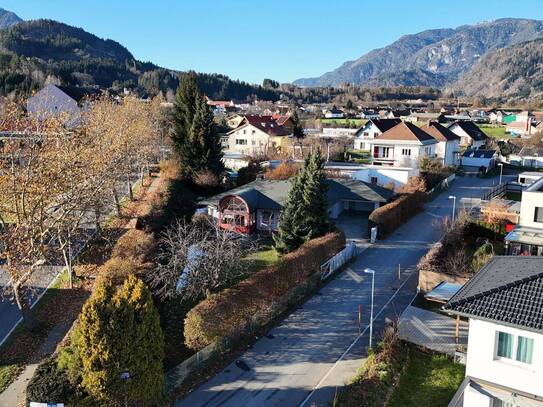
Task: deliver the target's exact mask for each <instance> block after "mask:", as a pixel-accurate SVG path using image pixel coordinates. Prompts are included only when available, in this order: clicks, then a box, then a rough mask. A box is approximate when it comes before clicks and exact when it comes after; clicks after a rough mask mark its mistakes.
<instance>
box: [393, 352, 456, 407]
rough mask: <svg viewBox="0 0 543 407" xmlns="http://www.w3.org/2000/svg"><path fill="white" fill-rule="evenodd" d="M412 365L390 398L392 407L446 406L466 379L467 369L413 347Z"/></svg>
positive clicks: (444, 357) (404, 373) (410, 359)
mask: <svg viewBox="0 0 543 407" xmlns="http://www.w3.org/2000/svg"><path fill="white" fill-rule="evenodd" d="M409 356H410V357H409V361H408V363H407V366H406V368H405V371H404V372H403V374H402V376H401V378H400V381H399V383H398V386H397V387H396V389H395V390H394V391H393V393H392V397H391V398H390V403H389V406H390V407H426V406H427V407H439V406H446V405H447V404H448V403H449V401H450V400H451V399H452V397H453V396H454V393H455V392H456V390H457V389H458V386H460V384H461V383H462V380H463V379H464V375H465V367H464V366H463V365H460V364H456V363H454V362H453V361H452V359H450V358H449V357H447V356H444V355H437V354H430V353H426V352H423V351H421V350H419V349H418V348H416V347H413V346H411V347H410V355H409Z"/></svg>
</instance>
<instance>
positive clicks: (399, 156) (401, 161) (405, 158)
mask: <svg viewBox="0 0 543 407" xmlns="http://www.w3.org/2000/svg"><path fill="white" fill-rule="evenodd" d="M374 143H375V145H378V146H379V147H381V146H382V147H390V148H391V149H392V151H391V152H390V153H389V159H393V160H394V162H393V165H394V166H396V167H413V168H417V167H418V165H419V160H420V158H422V157H426V156H430V157H433V156H434V155H435V154H436V144H437V143H433V144H426V145H422V146H421V145H420V144H419V143H407V142H399V141H393V142H387V143H383V140H382V141H379V142H378V141H377V140H376V141H374ZM373 148H374V144H373V142H372V145H371V148H370V152H371V156H372V157H373ZM404 150H409V151H410V154H409V155H404V152H405V151H404ZM374 161H375V162H381V161H382V162H389V161H388V160H386V159H385V160H380V159H379V158H375V159H374Z"/></svg>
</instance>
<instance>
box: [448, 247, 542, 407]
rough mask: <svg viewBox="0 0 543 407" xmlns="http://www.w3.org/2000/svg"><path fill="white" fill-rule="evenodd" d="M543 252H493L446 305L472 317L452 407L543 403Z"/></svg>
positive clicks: (460, 313) (534, 404)
mask: <svg viewBox="0 0 543 407" xmlns="http://www.w3.org/2000/svg"><path fill="white" fill-rule="evenodd" d="M542 306H543V258H536V257H532V258H530V257H524V258H521V257H510V256H495V257H493V258H492V259H491V260H490V261H489V262H488V263H487V264H486V265H485V266H484V267H483V268H482V269H481V270H480V271H479V272H478V273H477V274H476V275H475V276H474V277H472V278H471V280H469V281H468V282H467V283H466V284H465V285H464V286H463V287H462V288H461V289H460V290H459V291H458V292H457V293H456V294H455V295H454V296H453V297H452V298H451V299H450V300H449V302H448V303H447V304H445V306H444V307H443V309H444V311H446V312H448V313H450V314H453V315H456V316H457V318H459V317H463V318H469V333H468V345H467V355H466V376H465V379H464V381H463V382H462V384H461V385H460V388H459V389H458V391H457V392H456V394H455V396H454V397H453V399H452V401H451V402H450V403H449V407H460V406H463V407H482V406H488V407H497V406H500V407H513V406H531V407H536V406H540V407H542V406H543V385H542V383H543V312H542Z"/></svg>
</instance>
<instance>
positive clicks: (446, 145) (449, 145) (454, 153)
mask: <svg viewBox="0 0 543 407" xmlns="http://www.w3.org/2000/svg"><path fill="white" fill-rule="evenodd" d="M421 130H424V131H425V132H426V133H428V134H429V135H430V136H432V137H433V138H435V139H436V141H437V145H436V155H437V157H438V158H440V159H441V160H442V161H443V165H445V166H455V165H458V161H459V157H458V156H459V154H460V137H459V136H458V135H456V134H455V133H453V132H452V131H450V130H449V129H448V128H447V127H445V126H443V125H441V124H439V123H437V122H430V123H428V124H427V125H426V126H423V127H421Z"/></svg>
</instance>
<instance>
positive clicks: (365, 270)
mask: <svg viewBox="0 0 543 407" xmlns="http://www.w3.org/2000/svg"><path fill="white" fill-rule="evenodd" d="M364 273H368V274H371V310H370V348H371V340H372V337H373V294H374V292H375V270H372V269H364Z"/></svg>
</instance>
